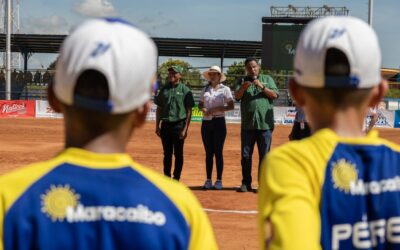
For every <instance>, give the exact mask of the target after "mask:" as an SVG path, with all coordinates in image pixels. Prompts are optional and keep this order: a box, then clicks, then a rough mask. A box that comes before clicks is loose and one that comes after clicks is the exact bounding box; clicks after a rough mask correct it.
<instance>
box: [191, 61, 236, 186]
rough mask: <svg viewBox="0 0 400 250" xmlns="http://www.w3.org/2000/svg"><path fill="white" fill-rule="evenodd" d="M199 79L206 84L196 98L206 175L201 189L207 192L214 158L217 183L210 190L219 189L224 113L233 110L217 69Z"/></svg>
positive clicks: (222, 74) (229, 92) (219, 70)
mask: <svg viewBox="0 0 400 250" xmlns="http://www.w3.org/2000/svg"><path fill="white" fill-rule="evenodd" d="M203 77H204V78H205V79H206V80H207V81H208V82H209V84H208V85H207V86H206V87H205V88H204V89H203V91H202V93H201V95H200V102H199V109H201V111H202V112H203V122H202V123H201V138H202V139H203V145H204V149H205V151H206V174H207V179H206V181H205V183H204V186H203V188H204V189H211V188H212V187H213V185H212V179H211V177H212V170H213V161H214V156H215V163H216V164H215V165H216V167H217V180H216V181H215V183H214V188H215V189H217V190H221V189H222V171H223V169H224V156H223V150H224V143H225V138H226V123H225V112H226V111H229V110H232V109H233V108H234V104H233V97H232V93H231V89H230V88H229V87H227V86H225V85H223V84H222V82H223V81H225V80H226V77H225V75H224V73H222V71H221V69H220V67H218V66H212V67H211V68H210V69H209V70H207V71H205V72H204V73H203Z"/></svg>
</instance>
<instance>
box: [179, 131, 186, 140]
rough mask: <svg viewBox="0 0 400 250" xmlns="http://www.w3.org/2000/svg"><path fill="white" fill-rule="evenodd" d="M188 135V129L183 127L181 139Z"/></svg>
mask: <svg viewBox="0 0 400 250" xmlns="http://www.w3.org/2000/svg"><path fill="white" fill-rule="evenodd" d="M186 137H187V130H186V129H182V131H181V133H180V134H179V139H181V140H185V139H186Z"/></svg>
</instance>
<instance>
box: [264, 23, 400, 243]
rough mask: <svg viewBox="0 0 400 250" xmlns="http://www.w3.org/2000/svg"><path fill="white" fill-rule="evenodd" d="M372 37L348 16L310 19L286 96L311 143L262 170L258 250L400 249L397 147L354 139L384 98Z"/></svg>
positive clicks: (283, 150)
mask: <svg viewBox="0 0 400 250" xmlns="http://www.w3.org/2000/svg"><path fill="white" fill-rule="evenodd" d="M380 66H381V53H380V48H379V44H378V39H377V37H376V34H375V32H374V31H373V30H372V29H371V28H370V27H369V26H368V25H367V24H366V23H365V22H363V21H361V20H359V19H357V18H354V17H326V18H320V19H317V20H314V21H312V22H311V23H310V24H308V26H307V27H306V28H305V29H304V31H303V32H302V34H301V35H300V38H299V41H298V44H297V48H296V55H295V59H294V79H293V80H291V82H290V91H291V94H292V96H293V98H294V99H295V101H296V103H297V105H299V106H300V107H302V108H303V109H304V111H305V114H306V117H307V120H308V122H309V124H310V126H311V129H312V131H313V135H312V136H311V137H309V138H306V139H303V140H301V141H293V142H289V143H287V144H285V145H283V146H281V147H278V148H277V149H275V150H273V151H272V152H271V153H270V154H269V155H268V156H267V157H266V159H265V160H264V162H263V164H262V174H261V176H260V182H261V184H260V189H259V218H258V221H259V232H260V244H261V246H262V249H285V250H291V249H304V250H314V249H335V250H337V249H346V250H347V249H400V234H399V232H400V147H399V146H397V145H395V144H393V143H390V142H388V141H386V140H384V139H381V138H379V137H378V134H377V132H376V131H371V132H370V133H368V135H365V133H364V132H363V131H362V127H363V121H364V117H365V115H366V114H367V111H368V109H369V107H374V106H376V105H377V104H378V103H379V101H380V100H381V98H382V97H383V96H384V94H385V93H386V91H387V88H388V87H387V83H386V82H385V81H384V80H383V79H382V78H381V75H380Z"/></svg>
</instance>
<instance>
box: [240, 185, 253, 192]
mask: <svg viewBox="0 0 400 250" xmlns="http://www.w3.org/2000/svg"><path fill="white" fill-rule="evenodd" d="M236 192H239V193H244V192H253V189H252V188H251V187H249V186H246V185H245V184H242V185H241V186H240V187H239V188H238V189H236Z"/></svg>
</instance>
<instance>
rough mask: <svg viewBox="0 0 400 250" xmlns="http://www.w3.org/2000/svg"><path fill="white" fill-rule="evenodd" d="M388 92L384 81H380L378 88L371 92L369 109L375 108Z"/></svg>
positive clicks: (386, 83)
mask: <svg viewBox="0 0 400 250" xmlns="http://www.w3.org/2000/svg"><path fill="white" fill-rule="evenodd" d="M388 90H389V85H388V82H387V80H386V79H382V80H381V82H380V83H379V85H378V86H376V87H374V89H373V90H372V92H373V93H372V95H373V96H372V98H371V101H370V103H369V106H370V107H375V106H377V105H378V104H379V103H380V102H381V101H382V99H383V97H385V95H386V93H387V92H388Z"/></svg>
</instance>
